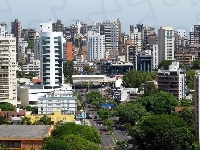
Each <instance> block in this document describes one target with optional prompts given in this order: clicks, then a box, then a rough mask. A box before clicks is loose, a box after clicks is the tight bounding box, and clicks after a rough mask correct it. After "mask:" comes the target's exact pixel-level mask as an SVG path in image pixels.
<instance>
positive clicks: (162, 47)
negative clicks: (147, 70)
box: [158, 27, 175, 63]
mask: <svg viewBox="0 0 200 150" xmlns="http://www.w3.org/2000/svg"><path fill="white" fill-rule="evenodd" d="M174 40H175V39H174V29H173V28H172V27H160V29H158V56H159V59H158V62H159V63H160V62H161V61H162V60H174Z"/></svg>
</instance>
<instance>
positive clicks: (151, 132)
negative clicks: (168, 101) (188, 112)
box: [130, 115, 194, 150]
mask: <svg viewBox="0 0 200 150" xmlns="http://www.w3.org/2000/svg"><path fill="white" fill-rule="evenodd" d="M130 134H131V136H133V138H134V142H135V143H134V144H135V145H136V146H137V147H138V149H139V150H143V149H149V150H154V149H159V150H169V149H170V150H182V149H187V150H192V145H193V142H194V136H193V133H192V131H191V129H190V128H189V127H188V126H187V124H186V122H185V121H184V120H183V119H181V118H179V117H176V116H171V115H150V116H145V117H143V118H142V119H141V120H140V121H139V122H138V124H137V125H135V126H134V127H132V128H131V129H130Z"/></svg>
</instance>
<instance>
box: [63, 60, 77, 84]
mask: <svg viewBox="0 0 200 150" xmlns="http://www.w3.org/2000/svg"><path fill="white" fill-rule="evenodd" d="M73 64H74V63H73V61H70V60H67V61H66V62H64V63H63V73H64V77H65V81H66V82H67V83H70V84H72V75H73V74H74V66H73Z"/></svg>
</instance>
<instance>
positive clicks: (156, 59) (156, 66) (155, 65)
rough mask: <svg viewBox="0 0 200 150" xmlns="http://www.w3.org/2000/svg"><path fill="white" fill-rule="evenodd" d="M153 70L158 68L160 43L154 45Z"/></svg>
mask: <svg viewBox="0 0 200 150" xmlns="http://www.w3.org/2000/svg"><path fill="white" fill-rule="evenodd" d="M152 54H153V70H157V69H158V45H153V50H152Z"/></svg>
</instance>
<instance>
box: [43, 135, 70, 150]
mask: <svg viewBox="0 0 200 150" xmlns="http://www.w3.org/2000/svg"><path fill="white" fill-rule="evenodd" d="M68 147H69V146H68V143H67V142H66V141H65V140H61V139H56V138H47V139H44V144H43V145H42V150H61V149H62V150H67V149H68Z"/></svg>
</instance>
